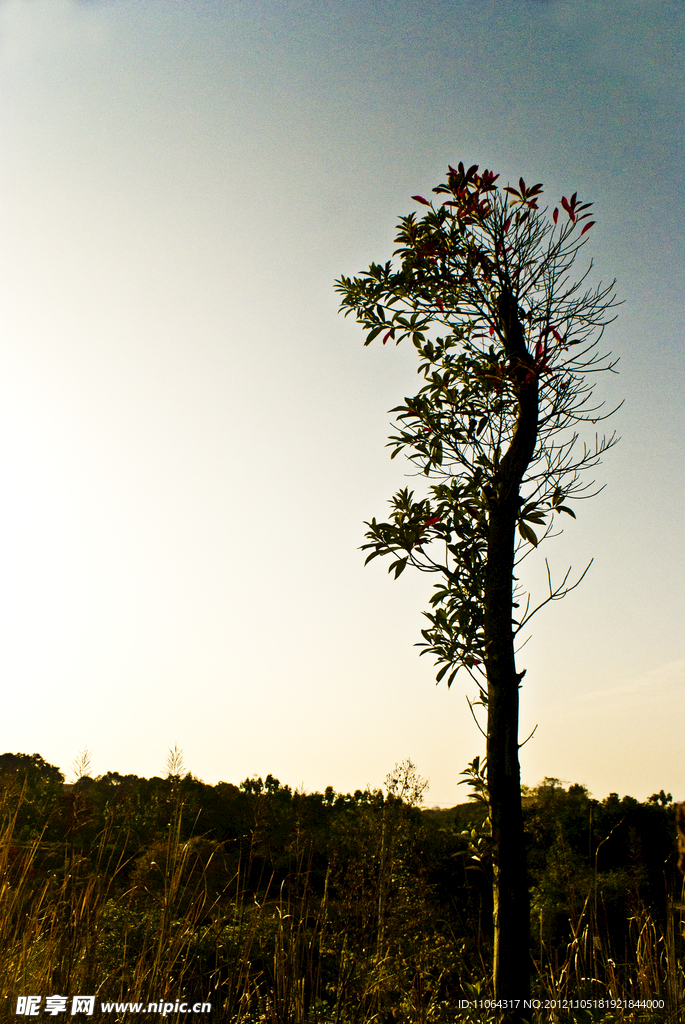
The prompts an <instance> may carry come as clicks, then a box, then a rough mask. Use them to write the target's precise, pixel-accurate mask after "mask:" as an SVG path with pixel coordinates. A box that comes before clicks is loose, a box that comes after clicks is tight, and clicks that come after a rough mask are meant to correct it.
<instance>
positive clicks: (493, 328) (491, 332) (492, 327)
mask: <svg viewBox="0 0 685 1024" xmlns="http://www.w3.org/2000/svg"><path fill="white" fill-rule="evenodd" d="M494 333H495V325H494V324H490V337H492V336H493V334H494Z"/></svg>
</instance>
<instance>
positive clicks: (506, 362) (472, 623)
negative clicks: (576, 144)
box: [336, 164, 616, 684]
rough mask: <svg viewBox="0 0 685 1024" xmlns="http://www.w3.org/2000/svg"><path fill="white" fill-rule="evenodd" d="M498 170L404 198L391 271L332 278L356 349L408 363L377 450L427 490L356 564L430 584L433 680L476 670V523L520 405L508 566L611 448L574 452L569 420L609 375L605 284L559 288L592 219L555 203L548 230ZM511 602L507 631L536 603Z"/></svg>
mask: <svg viewBox="0 0 685 1024" xmlns="http://www.w3.org/2000/svg"><path fill="white" fill-rule="evenodd" d="M498 177H499V175H496V174H493V173H492V172H491V171H488V170H485V171H483V172H482V173H481V174H479V173H478V167H477V165H474V166H473V167H470V168H469V169H468V170H466V169H465V168H464V166H463V164H459V167H458V169H456V170H455V169H454V168H453V167H450V168H449V174H448V179H447V182H446V184H442V185H439V186H438V187H437V188H435V189H433V192H434V193H436V194H437V195H438V196H440V197H442V196H446V197H447V198H446V199H445V200H443V201H442V203H441V204H440V205H435V203H429V202H428V201H427V200H426V199H424V198H423V197H422V196H413V197H412V198H414V199H415V200H416V201H417V202H418V203H420V204H421V205H422V206H423V207H425V208H427V210H426V212H425V214H424V216H423V217H421V218H417V216H416V214H414V213H410V214H409V215H408V216H406V217H403V218H402V219H401V220H400V223H399V226H398V235H397V238H396V242H397V243H399V248H398V249H397V250H396V251H395V253H394V254H393V255H394V256H396V257H398V258H399V259H398V265H397V266H395V265H394V264H393V263H392V261H388V262H387V263H385V264H377V263H373V264H371V266H370V267H369V270H368V271H366V272H365V273H363V274H361V275H360V276H358V277H354V278H348V277H344V276H343V277H341V278H340V280H339V281H338V282H337V285H336V288H337V290H338V291H339V292H340V294H341V295H342V301H341V309H342V310H344V311H345V315H346V316H347V315H348V314H349V313H354V314H355V315H356V317H357V319H358V321H359V322H360V323H361V325H362V326H363V328H364V330H365V331H366V341H365V344H367V345H368V344H370V342H372V341H373V340H374V339H375V338H378V337H381V336H382V342H383V344H385V343H386V342H387V341H388V340H390V339H392V340H394V341H395V342H396V344H399V343H400V342H401V341H402V340H404V339H409V340H410V341H411V343H412V344H413V345H414V347H415V349H416V351H417V354H418V357H419V367H418V373H419V375H420V376H421V377H422V378H423V381H424V384H423V386H422V387H421V389H420V390H419V392H418V393H417V394H416V395H414V396H412V397H406V398H405V399H404V402H403V404H401V405H399V406H397V407H396V408H395V409H393V410H392V412H393V413H396V414H397V432H396V433H395V434H394V435H393V436H392V437H391V438H390V442H389V447H390V448H391V449H392V454H391V457H392V458H395V456H396V455H398V454H399V453H400V452H401V453H403V454H404V455H405V456H406V457H407V458H408V459H409V461H410V462H411V463H412V464H413V465H414V466H415V467H416V470H417V471H418V472H419V473H420V474H422V475H424V476H425V477H428V478H429V479H432V480H435V481H437V482H436V483H433V484H432V485H431V486H430V488H429V491H428V496H427V497H420V498H418V499H417V498H415V496H414V492H413V491H411V490H409V489H408V488H403V489H401V490H400V491H398V492H397V494H396V495H395V496H394V498H393V499H392V500H391V503H390V504H391V510H392V511H391V516H390V519H389V521H388V522H378V521H377V520H376V519H372V520H371V521H370V522H369V523H367V524H366V525H367V526H368V527H369V530H368V533H367V535H366V536H367V538H368V540H367V543H366V544H365V545H364V548H365V549H366V550H368V551H369V554H368V557H367V562H369V561H371V560H372V559H374V558H376V557H378V556H379V555H391V556H392V562H391V564H390V566H389V569H388V571H389V572H393V573H394V575H395V577H398V576H399V575H400V574H401V573H402V572H403V571H404V569H405V568H406V566H407V565H413V566H414V567H416V568H418V569H420V570H421V571H423V572H431V573H438V574H439V575H440V576H441V577H442V579H441V581H440V582H439V583H438V584H436V587H435V590H434V593H433V597H432V599H431V607H432V611H430V612H428V613H427V618H428V620H429V623H430V625H429V627H428V628H426V629H424V630H422V636H423V641H422V643H421V645H420V646H422V647H423V651H422V653H430V654H432V655H434V657H435V658H436V663H437V664H438V665H439V666H442V667H441V668H440V670H439V672H438V676H437V678H438V680H440V679H442V678H443V677H444V676H447V681H448V684H451V683H452V681H453V679H454V677H455V675H456V673H457V671H458V670H459V668H461V667H466V668H467V669H468V670H469V671H470V672H472V671H473V670H474V668H476V669H478V668H479V667H480V666H482V665H483V664H484V663H485V662H486V661H487V652H486V650H485V643H486V637H485V624H484V615H485V602H484V593H485V576H486V560H487V551H488V529H489V524H490V521H491V518H492V512H493V508H494V507H495V505H496V503H497V501H499V500H502V499H503V497H504V495H503V493H501V490H502V488H503V487H504V486H505V477H504V476H503V471H504V467H505V465H506V464H507V461H509V462H511V459H512V455H513V447H514V446H513V441H514V438H515V437H517V436H518V437H520V436H521V435H522V410H523V408H524V397H525V398H526V399H528V398H529V399H530V401H529V405H530V407H531V411H532V415H534V418H535V423H534V424H533V429H532V430H531V441H532V444H531V450H530V452H529V453H528V454H527V456H526V464H525V465H523V466H522V467H521V469H522V471H521V474H520V476H521V481H520V487H519V488H518V491H519V493H518V495H517V499H518V506H517V512H516V521H517V524H518V545H517V560H518V561H520V560H521V559H522V558H524V557H525V556H526V554H528V553H529V552H530V550H531V549H532V548H535V547H537V546H538V544H539V542H540V540H541V539H543V538H545V537H547V536H549V535H550V534H551V533H552V531H553V530H554V529H556V528H557V527H558V523H559V518H560V516H561V515H562V514H565V515H570V516H574V517H575V512H574V510H573V509H572V508H571V507H570V505H569V501H571V500H572V499H573V498H581V497H588V496H589V495H590V494H591V493H592V491H593V485H592V483H588V482H583V481H582V480H581V473H582V471H583V470H586V469H590V468H592V467H594V466H596V465H597V463H598V462H599V460H600V457H601V455H602V454H603V453H604V452H605V451H606V450H607V449H608V448H610V447H611V446H612V445H613V444H614V443H615V440H616V438H615V436H614V435H611V437H609V438H606V437H605V438H600V437H599V436H597V435H595V438H594V442H593V443H590V444H588V443H584V442H581V441H580V435H579V429H580V426H581V425H582V424H584V423H588V422H590V423H592V424H596V423H597V422H598V420H601V419H603V418H605V416H606V415H607V414H603V412H602V405H601V403H597V402H595V400H594V398H593V384H592V375H593V374H596V373H597V372H599V371H600V370H611V369H613V367H614V366H615V363H614V362H612V361H611V360H610V359H609V358H608V356H606V355H603V354H601V353H600V352H599V351H598V348H597V346H598V343H599V340H600V338H601V336H602V333H603V331H604V328H605V326H606V324H607V323H609V322H610V317H609V316H608V313H609V311H610V310H611V308H612V307H613V306H614V305H615V304H616V302H615V299H614V295H613V285H609V286H608V287H603V286H602V285H597V286H596V287H594V288H592V287H587V286H586V281H587V278H588V275H589V274H590V271H591V268H592V264H591V263H590V266H589V267H588V269H587V270H586V272H585V273H583V274H582V275H581V277H580V278H579V280H577V281H575V282H573V281H571V279H570V272H571V269H572V267H573V264H574V262H575V260H576V258H577V256H578V254H579V252H580V250H581V248H582V247H583V245H584V244H585V242H586V240H587V238H586V237H584V236H586V232H587V231H588V230H589V229H590V228H591V227H592V226H593V224H594V221H592V220H589V217H590V213H589V212H588V211H589V208H590V206H591V205H592V204H591V203H580V202H579V200H578V198H577V195H576V194H574V195H573V196H571V198H570V199H567V198H566V197H562V200H561V203H560V207H561V210H562V211H563V212H562V214H561V217H560V216H559V207H556V208H555V209H554V211H553V214H552V220H551V222H550V221H549V220H548V219H547V217H546V215H545V214H546V211H545V210H540V209H538V200H539V199H540V198H541V196H542V186H541V185H533V186H531V187H528V186H526V184H525V182H524V181H523V179H520V181H519V185H518V188H515V187H511V186H507V187H506V188H504V189H502V190H500V189H499V188H498V187H497V185H496V184H495V183H496V181H497V179H498ZM581 225H582V226H581ZM515 483H516V482H515ZM568 579H569V575H568V574H567V575H566V576H565V577H564V578H563V580H562V581H561V583H560V584H556V585H553V584H552V581H551V578H550V580H549V592H548V596H547V597H546V599H544V600H543V601H542V603H543V604H544V603H547V602H548V601H550V600H556V599H557V598H559V597H561V596H563V594H564V593H566V592H567V591H568V589H569V586H568ZM519 604H521V605H523V611H522V612H520V613H519V616H518V618H517V621H516V623H515V626H516V628H515V631H514V632H515V634H517V633H519V632H520V631H521V630H522V629H523V628H524V627H525V626H526V624H527V623H528V622H529V621H530V619H531V617H532V615H533V614H534V613H535V611H536V610H537V608H531V603H530V597H529V596H526V595H525V594H524V592H523V590H522V589H520V590H519V591H518V596H517V604H516V607H518V606H519ZM538 607H539V606H538Z"/></svg>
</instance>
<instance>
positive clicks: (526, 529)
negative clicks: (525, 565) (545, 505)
mask: <svg viewBox="0 0 685 1024" xmlns="http://www.w3.org/2000/svg"><path fill="white" fill-rule="evenodd" d="M519 533H520V534H521V536H522V537H523V539H524V540H527V541H528V543H529V544H532V545H533V547H534V548H536V547H537V546H538V539H537V537H536V536H535V534H534V533H533V531H532V530H531V528H530V526H527V525H526V523H524V522H523V521H521V522H520V523H519Z"/></svg>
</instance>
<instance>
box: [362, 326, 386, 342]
mask: <svg viewBox="0 0 685 1024" xmlns="http://www.w3.org/2000/svg"><path fill="white" fill-rule="evenodd" d="M385 328H386V324H381V325H380V327H374V328H373V330H372V331H369V333H368V334H367V335H366V341H365V342H364V344H365V345H369V344H370V343H371V342H372V341H373V339H374V338H375V337H376V335H378V334H380V333H381V331H384V330H385Z"/></svg>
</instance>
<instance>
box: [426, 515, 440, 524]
mask: <svg viewBox="0 0 685 1024" xmlns="http://www.w3.org/2000/svg"><path fill="white" fill-rule="evenodd" d="M439 522H440V516H436V517H435V518H434V519H427V520H426V521H425V523H424V524H423V525H424V526H435V524H436V523H439Z"/></svg>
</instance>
